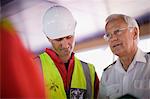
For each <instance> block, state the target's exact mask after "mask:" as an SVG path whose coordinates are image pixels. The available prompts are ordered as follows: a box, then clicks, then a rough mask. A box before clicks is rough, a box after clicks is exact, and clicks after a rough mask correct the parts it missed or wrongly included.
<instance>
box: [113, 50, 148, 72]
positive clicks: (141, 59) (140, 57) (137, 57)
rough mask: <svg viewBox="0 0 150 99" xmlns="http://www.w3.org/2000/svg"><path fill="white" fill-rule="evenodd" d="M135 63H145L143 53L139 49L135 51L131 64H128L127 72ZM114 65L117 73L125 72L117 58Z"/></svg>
mask: <svg viewBox="0 0 150 99" xmlns="http://www.w3.org/2000/svg"><path fill="white" fill-rule="evenodd" d="M136 62H143V63H146V59H145V53H144V52H143V51H142V50H141V49H139V48H138V50H137V52H136V54H135V57H134V59H133V61H132V63H131V64H130V66H129V68H128V71H130V70H131V69H132V68H133V67H134V66H135V63H136ZM115 65H116V66H115V69H117V70H118V71H120V72H123V73H124V72H125V70H124V69H123V67H122V64H121V62H120V60H119V58H118V59H117V61H116V64H115Z"/></svg>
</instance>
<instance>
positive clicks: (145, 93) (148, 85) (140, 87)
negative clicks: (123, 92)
mask: <svg viewBox="0 0 150 99" xmlns="http://www.w3.org/2000/svg"><path fill="white" fill-rule="evenodd" d="M134 93H135V95H136V96H139V97H142V98H143V97H144V98H150V79H147V80H135V81H134Z"/></svg>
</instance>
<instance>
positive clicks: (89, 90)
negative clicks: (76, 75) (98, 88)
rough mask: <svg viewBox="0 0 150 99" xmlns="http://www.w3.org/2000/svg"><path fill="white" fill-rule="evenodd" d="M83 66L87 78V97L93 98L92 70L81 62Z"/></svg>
mask: <svg viewBox="0 0 150 99" xmlns="http://www.w3.org/2000/svg"><path fill="white" fill-rule="evenodd" d="M81 64H82V67H83V71H84V74H85V78H86V88H87V97H92V82H91V81H92V80H91V75H90V70H89V67H88V64H87V63H85V62H83V61H81Z"/></svg>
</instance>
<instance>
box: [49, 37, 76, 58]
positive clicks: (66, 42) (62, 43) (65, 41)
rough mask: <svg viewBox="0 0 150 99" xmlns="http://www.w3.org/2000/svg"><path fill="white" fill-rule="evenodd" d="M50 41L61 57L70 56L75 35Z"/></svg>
mask: <svg viewBox="0 0 150 99" xmlns="http://www.w3.org/2000/svg"><path fill="white" fill-rule="evenodd" d="M50 42H51V43H52V46H53V49H54V51H55V52H56V53H57V54H58V56H59V57H61V58H70V56H71V53H72V51H73V48H74V43H75V41H74V36H72V35H69V36H66V37H63V38H58V39H54V40H50Z"/></svg>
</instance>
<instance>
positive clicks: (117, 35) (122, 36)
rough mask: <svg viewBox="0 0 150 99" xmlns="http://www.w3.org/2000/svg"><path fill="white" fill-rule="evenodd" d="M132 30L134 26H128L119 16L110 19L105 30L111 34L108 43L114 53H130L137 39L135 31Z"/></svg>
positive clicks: (120, 54)
mask: <svg viewBox="0 0 150 99" xmlns="http://www.w3.org/2000/svg"><path fill="white" fill-rule="evenodd" d="M134 30H135V28H133V27H132V28H129V27H128V25H127V24H126V23H125V22H124V20H123V19H121V18H118V19H116V20H113V21H110V22H109V23H108V24H107V25H106V32H107V33H108V34H110V35H111V36H110V39H109V40H108V43H109V45H110V48H111V50H112V52H113V53H114V54H115V55H117V56H119V57H122V56H126V55H127V54H128V53H131V51H132V49H133V48H134V47H135V40H136V39H137V33H136V32H135V31H134Z"/></svg>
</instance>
